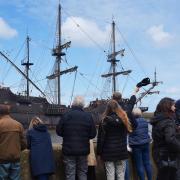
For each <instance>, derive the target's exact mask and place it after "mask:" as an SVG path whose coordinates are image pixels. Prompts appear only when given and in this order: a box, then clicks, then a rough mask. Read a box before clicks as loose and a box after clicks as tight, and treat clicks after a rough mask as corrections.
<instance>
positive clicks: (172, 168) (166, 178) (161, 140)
mask: <svg viewBox="0 0 180 180" xmlns="http://www.w3.org/2000/svg"><path fill="white" fill-rule="evenodd" d="M151 124H152V138H153V149H152V150H153V158H154V161H155V163H156V165H157V171H158V172H157V180H172V179H173V180H174V179H175V176H176V170H177V156H178V154H179V153H180V140H178V139H177V137H176V135H177V134H176V125H175V101H174V100H173V99H171V98H169V97H165V98H163V99H161V100H160V102H159V103H158V105H157V107H156V110H155V112H154V118H153V119H152V120H151Z"/></svg>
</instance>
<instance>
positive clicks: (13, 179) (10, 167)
mask: <svg viewBox="0 0 180 180" xmlns="http://www.w3.org/2000/svg"><path fill="white" fill-rule="evenodd" d="M0 179H2V180H5V179H8V180H20V179H21V178H20V163H19V162H16V163H2V164H0Z"/></svg>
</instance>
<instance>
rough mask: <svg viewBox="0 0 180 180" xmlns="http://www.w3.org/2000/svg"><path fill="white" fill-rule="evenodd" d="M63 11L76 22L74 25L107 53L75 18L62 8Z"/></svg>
mask: <svg viewBox="0 0 180 180" xmlns="http://www.w3.org/2000/svg"><path fill="white" fill-rule="evenodd" d="M62 9H63V10H64V12H65V13H66V14H67V15H68V16H69V17H70V18H71V20H72V21H73V22H74V24H75V25H76V26H77V27H78V28H79V29H80V30H81V32H83V33H84V34H85V35H86V36H87V37H88V39H89V40H91V41H92V42H93V43H94V44H95V45H96V46H97V47H98V48H99V49H100V50H101V51H103V52H104V53H106V51H105V50H104V48H103V47H102V46H101V45H100V44H99V43H97V42H96V41H95V40H94V39H93V38H92V37H91V36H90V35H89V34H88V33H87V32H86V31H84V29H83V28H82V27H81V26H80V25H79V24H78V23H77V22H76V21H75V20H74V18H72V16H71V14H70V13H68V12H67V11H66V10H65V9H64V8H62Z"/></svg>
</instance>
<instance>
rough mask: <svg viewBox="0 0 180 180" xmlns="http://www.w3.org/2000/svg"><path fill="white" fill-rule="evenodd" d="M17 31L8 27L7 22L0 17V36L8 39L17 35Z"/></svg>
mask: <svg viewBox="0 0 180 180" xmlns="http://www.w3.org/2000/svg"><path fill="white" fill-rule="evenodd" d="M17 34H18V33H17V31H16V30H15V29H13V28H12V27H10V26H9V25H8V23H7V22H6V21H5V20H4V19H3V18H2V17H0V38H3V39H10V38H13V37H15V36H17Z"/></svg>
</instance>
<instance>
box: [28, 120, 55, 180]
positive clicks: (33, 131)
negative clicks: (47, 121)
mask: <svg viewBox="0 0 180 180" xmlns="http://www.w3.org/2000/svg"><path fill="white" fill-rule="evenodd" d="M26 136H27V145H28V149H30V165H31V170H32V175H33V176H34V177H36V178H37V179H38V180H48V179H49V176H50V175H51V174H52V173H54V171H55V163H54V157H53V150H52V143H51V138H50V135H49V133H48V131H47V127H46V126H45V125H44V124H43V122H42V120H41V119H40V118H38V117H34V118H33V119H32V120H31V122H30V125H29V130H28V131H27V135H26Z"/></svg>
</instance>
